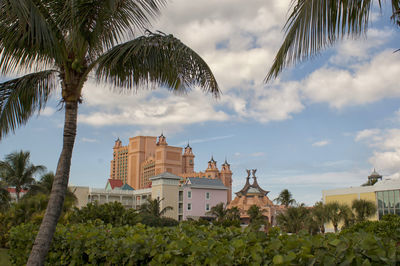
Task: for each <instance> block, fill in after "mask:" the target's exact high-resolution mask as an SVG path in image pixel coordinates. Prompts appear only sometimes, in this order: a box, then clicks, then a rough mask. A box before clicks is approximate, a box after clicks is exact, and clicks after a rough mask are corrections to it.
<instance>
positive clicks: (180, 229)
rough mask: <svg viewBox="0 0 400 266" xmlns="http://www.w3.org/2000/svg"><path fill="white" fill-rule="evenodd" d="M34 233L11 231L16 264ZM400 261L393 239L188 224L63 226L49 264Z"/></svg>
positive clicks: (33, 227)
mask: <svg viewBox="0 0 400 266" xmlns="http://www.w3.org/2000/svg"><path fill="white" fill-rule="evenodd" d="M36 232H37V226H36V225H33V224H23V225H21V226H18V227H15V228H13V229H12V230H11V233H10V248H11V250H10V256H11V260H12V262H13V263H14V264H17V265H21V264H24V263H25V262H26V260H27V257H28V254H29V251H30V249H31V246H32V243H33V241H34V237H35V235H36ZM399 260H400V247H399V246H398V245H396V242H395V241H394V240H393V239H390V238H380V237H376V236H374V235H373V234H371V233H366V232H354V233H352V232H347V233H346V234H340V235H335V234H326V235H316V236H312V235H309V234H306V233H299V234H294V235H286V234H283V235H279V234H271V235H268V236H266V234H264V233H263V232H252V231H251V230H248V229H245V230H244V231H242V230H241V229H240V228H234V227H230V228H224V227H220V226H214V225H210V226H193V225H191V224H189V223H182V224H180V225H179V226H176V227H146V226H144V225H141V224H138V225H135V226H132V227H131V226H123V227H112V226H111V225H110V224H108V225H105V224H102V223H100V224H94V223H88V224H74V225H66V226H64V225H59V226H58V227H57V230H56V233H55V236H54V241H53V243H52V246H51V249H50V252H49V255H48V257H47V261H46V265H69V264H74V265H87V264H91V265H104V264H107V265H145V264H146V265H147V264H148V265H160V264H172V265H193V264H196V265H201V264H205V265H210V264H213V265H249V264H252V265H260V264H294V265H306V264H307V265H308V264H316V265H337V264H343V265H361V264H365V265H370V264H373V265H382V264H392V265H395V264H396V262H397V261H399Z"/></svg>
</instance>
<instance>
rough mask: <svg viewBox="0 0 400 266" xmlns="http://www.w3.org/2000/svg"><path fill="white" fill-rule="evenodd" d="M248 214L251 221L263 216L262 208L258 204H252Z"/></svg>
mask: <svg viewBox="0 0 400 266" xmlns="http://www.w3.org/2000/svg"><path fill="white" fill-rule="evenodd" d="M247 215H249V219H250V223H252V222H254V221H256V220H259V219H262V218H263V215H262V212H261V209H260V207H258V206H257V205H251V206H250V208H249V209H248V210H247Z"/></svg>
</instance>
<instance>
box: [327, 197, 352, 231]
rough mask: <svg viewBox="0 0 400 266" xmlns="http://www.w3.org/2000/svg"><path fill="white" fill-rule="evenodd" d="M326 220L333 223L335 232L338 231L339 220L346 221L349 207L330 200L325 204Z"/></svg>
mask: <svg viewBox="0 0 400 266" xmlns="http://www.w3.org/2000/svg"><path fill="white" fill-rule="evenodd" d="M325 208H326V212H327V217H328V221H330V222H331V223H332V225H333V228H334V230H335V233H336V232H337V231H338V226H339V223H340V222H342V221H343V222H346V220H347V219H348V217H349V211H348V210H349V207H348V206H347V205H345V204H340V203H338V202H330V203H327V204H326V205H325Z"/></svg>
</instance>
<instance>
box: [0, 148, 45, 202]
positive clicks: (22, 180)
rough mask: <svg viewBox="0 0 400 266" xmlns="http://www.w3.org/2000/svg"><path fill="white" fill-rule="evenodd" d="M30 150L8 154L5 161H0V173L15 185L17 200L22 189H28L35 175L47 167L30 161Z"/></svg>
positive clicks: (10, 183)
mask: <svg viewBox="0 0 400 266" xmlns="http://www.w3.org/2000/svg"><path fill="white" fill-rule="evenodd" d="M30 156H31V155H30V153H29V151H27V152H24V151H19V152H13V153H10V154H8V155H6V157H5V160H4V161H0V174H1V176H2V179H4V180H5V181H6V182H7V183H8V184H9V185H11V186H15V194H16V196H17V202H18V201H19V198H20V196H19V194H20V193H21V190H22V189H27V188H28V187H29V186H30V185H31V184H33V183H34V182H35V179H34V178H33V176H34V175H35V174H36V173H40V172H42V171H44V170H45V169H46V167H44V166H43V165H33V164H31V163H30Z"/></svg>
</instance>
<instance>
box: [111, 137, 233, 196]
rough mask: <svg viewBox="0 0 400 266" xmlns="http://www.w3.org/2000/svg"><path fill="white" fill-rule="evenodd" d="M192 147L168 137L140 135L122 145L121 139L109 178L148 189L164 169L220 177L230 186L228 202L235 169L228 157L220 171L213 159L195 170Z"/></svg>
mask: <svg viewBox="0 0 400 266" xmlns="http://www.w3.org/2000/svg"><path fill="white" fill-rule="evenodd" d="M194 158H195V155H194V154H193V151H192V148H191V147H190V145H189V144H188V145H187V146H186V147H185V148H184V149H183V148H181V147H174V146H169V145H168V143H167V140H166V137H165V136H164V135H163V134H161V136H159V137H158V138H157V137H153V136H137V137H133V138H130V139H129V144H128V145H127V146H123V145H122V142H121V140H120V139H117V140H116V141H115V144H114V147H113V160H112V161H111V166H110V179H117V180H121V181H122V182H123V183H126V184H128V185H130V186H131V187H133V188H134V189H136V190H137V189H143V188H149V187H150V186H152V181H151V178H152V177H153V176H156V175H159V174H161V173H164V172H168V173H171V174H174V175H177V176H180V177H182V178H183V179H184V180H185V179H186V178H189V177H198V178H208V179H220V180H221V181H222V183H223V184H224V186H225V187H227V188H228V193H227V202H230V201H231V197H232V171H231V170H230V165H229V164H228V162H227V161H226V160H225V162H224V163H223V164H222V165H221V167H222V168H221V170H219V169H218V167H217V162H216V161H215V160H214V158H211V160H210V161H209V162H208V167H207V169H206V170H205V171H204V172H195V171H194Z"/></svg>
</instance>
